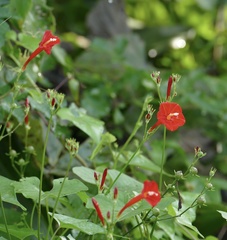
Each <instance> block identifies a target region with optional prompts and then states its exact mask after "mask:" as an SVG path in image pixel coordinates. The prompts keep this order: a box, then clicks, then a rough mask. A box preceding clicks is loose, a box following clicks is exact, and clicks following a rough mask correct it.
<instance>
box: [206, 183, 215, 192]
mask: <svg viewBox="0 0 227 240" xmlns="http://www.w3.org/2000/svg"><path fill="white" fill-rule="evenodd" d="M206 189H207V190H210V191H211V190H213V189H214V187H213V184H212V183H210V182H209V183H207V184H206Z"/></svg>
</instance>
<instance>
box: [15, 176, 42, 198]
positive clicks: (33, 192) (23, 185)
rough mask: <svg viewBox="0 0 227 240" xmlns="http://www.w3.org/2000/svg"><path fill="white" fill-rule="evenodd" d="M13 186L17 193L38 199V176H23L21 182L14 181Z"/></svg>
mask: <svg viewBox="0 0 227 240" xmlns="http://www.w3.org/2000/svg"><path fill="white" fill-rule="evenodd" d="M12 186H13V187H14V190H15V192H16V193H21V194H23V196H24V197H26V198H30V199H32V200H34V201H38V199H39V179H38V178H37V177H27V178H23V179H21V180H20V182H13V183H12ZM42 195H43V193H42Z"/></svg>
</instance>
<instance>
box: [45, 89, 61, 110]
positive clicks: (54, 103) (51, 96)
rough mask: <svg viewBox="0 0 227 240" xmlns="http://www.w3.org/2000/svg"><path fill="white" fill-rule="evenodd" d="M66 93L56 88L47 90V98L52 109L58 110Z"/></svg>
mask: <svg viewBox="0 0 227 240" xmlns="http://www.w3.org/2000/svg"><path fill="white" fill-rule="evenodd" d="M64 97H65V95H64V94H62V93H58V92H57V91H56V90H54V89H48V90H47V99H48V102H49V104H50V108H51V110H52V111H54V112H56V111H57V110H58V109H59V108H60V107H61V105H62V103H63V101H64Z"/></svg>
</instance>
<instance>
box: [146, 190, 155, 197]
mask: <svg viewBox="0 0 227 240" xmlns="http://www.w3.org/2000/svg"><path fill="white" fill-rule="evenodd" d="M147 195H148V196H150V197H151V196H153V195H155V196H158V194H157V193H156V192H153V191H148V192H147Z"/></svg>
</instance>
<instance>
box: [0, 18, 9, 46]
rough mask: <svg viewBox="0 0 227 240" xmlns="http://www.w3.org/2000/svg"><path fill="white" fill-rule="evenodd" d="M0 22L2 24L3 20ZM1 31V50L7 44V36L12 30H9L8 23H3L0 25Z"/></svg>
mask: <svg viewBox="0 0 227 240" xmlns="http://www.w3.org/2000/svg"><path fill="white" fill-rule="evenodd" d="M0 22H1V19H0ZM0 29H1V31H0V48H1V47H2V46H4V44H5V40H6V34H7V32H8V31H9V30H10V28H9V25H8V23H6V22H2V23H1V24H0Z"/></svg>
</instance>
